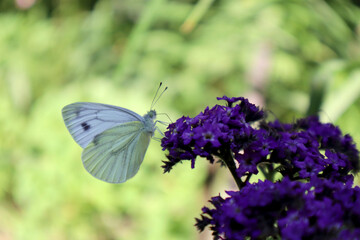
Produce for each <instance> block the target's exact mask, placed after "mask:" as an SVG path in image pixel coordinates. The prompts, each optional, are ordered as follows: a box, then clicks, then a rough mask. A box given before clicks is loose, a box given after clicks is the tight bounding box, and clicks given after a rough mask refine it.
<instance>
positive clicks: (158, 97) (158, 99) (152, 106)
mask: <svg viewBox="0 0 360 240" xmlns="http://www.w3.org/2000/svg"><path fill="white" fill-rule="evenodd" d="M167 89H168V88H167V87H166V88H165V89H164V91H162V92H161V93H160V95H159V97H158V98H157V99H156V101H155V102H154V104H153V105H152V106H151V108H152V107H153V106H154V105H155V104H156V103H157V102H158V101H159V99H160V97H161V96H162V95H163V93H164V92H165V91H166V90H167Z"/></svg>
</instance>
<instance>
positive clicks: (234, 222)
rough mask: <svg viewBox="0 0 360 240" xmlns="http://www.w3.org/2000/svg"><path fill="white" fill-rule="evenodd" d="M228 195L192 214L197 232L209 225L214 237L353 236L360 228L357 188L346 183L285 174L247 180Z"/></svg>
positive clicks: (359, 190) (359, 191) (296, 238)
mask: <svg viewBox="0 0 360 240" xmlns="http://www.w3.org/2000/svg"><path fill="white" fill-rule="evenodd" d="M228 195H229V196H230V197H228V198H225V199H223V198H221V197H216V201H215V200H213V201H211V202H212V204H213V205H214V208H213V209H209V208H203V214H202V215H201V218H199V219H196V222H197V223H196V226H197V227H198V229H199V230H200V231H203V230H204V229H205V227H206V226H210V229H211V230H212V231H213V235H214V239H220V238H221V239H227V240H232V239H244V238H247V237H251V239H252V238H257V239H266V238H269V237H272V238H279V237H280V236H281V238H282V239H287V240H299V239H357V238H355V237H354V236H356V235H354V233H359V231H360V222H359V219H360V210H359V205H360V203H358V202H359V198H360V188H351V186H350V185H348V184H343V183H339V182H331V181H330V180H321V179H318V178H314V179H313V180H312V181H311V182H310V183H301V182H294V181H290V180H289V179H288V178H285V179H283V180H282V181H281V182H276V183H272V182H270V181H264V182H258V183H255V184H247V185H246V186H245V187H244V188H243V189H241V190H240V191H238V192H228ZM339 196H341V197H339ZM219 198H220V199H219ZM345 236H349V237H348V238H343V237H345Z"/></svg>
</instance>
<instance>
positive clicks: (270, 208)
mask: <svg viewBox="0 0 360 240" xmlns="http://www.w3.org/2000/svg"><path fill="white" fill-rule="evenodd" d="M218 100H225V101H226V102H227V105H226V106H222V105H216V106H214V107H213V108H211V109H209V108H206V109H205V110H204V112H201V113H200V114H199V115H197V116H195V117H194V118H190V117H182V118H180V119H178V120H177V121H176V122H175V123H172V124H170V125H169V127H168V131H166V132H165V137H164V138H163V139H162V142H161V145H162V147H163V150H167V151H168V155H167V158H168V160H167V161H164V166H163V168H164V171H165V172H169V171H170V170H171V169H172V168H173V166H174V165H176V164H177V163H179V162H181V161H183V160H190V161H191V167H192V168H193V167H194V166H195V159H196V157H198V156H200V157H203V158H206V159H207V160H209V161H210V162H211V163H213V162H214V160H215V159H219V160H220V161H221V162H222V163H224V164H223V165H226V166H227V167H228V168H229V170H230V172H231V174H232V176H233V177H234V180H235V182H236V183H237V185H238V187H239V189H240V191H237V192H227V194H228V195H229V197H228V198H226V199H223V198H222V197H220V196H218V197H214V198H212V200H211V201H210V202H211V203H212V204H213V205H214V208H213V209H209V208H207V207H204V208H203V209H202V210H203V214H202V215H201V219H196V221H197V223H196V226H197V227H198V229H199V230H200V231H203V230H204V228H205V227H207V226H209V227H210V229H211V230H212V231H213V235H214V239H227V240H233V239H234V240H238V239H289V240H297V239H299V240H300V239H360V189H359V188H357V187H356V188H352V187H351V186H352V184H353V176H352V175H351V174H350V173H351V172H357V171H359V168H360V165H359V152H358V150H357V149H356V146H355V144H354V142H353V139H352V138H351V137H350V136H349V135H343V134H342V133H341V131H340V129H339V128H338V127H336V126H334V125H332V124H324V123H321V122H320V121H319V119H318V117H307V118H304V119H300V120H297V121H296V122H294V123H292V124H284V123H281V122H279V121H274V122H267V121H265V113H264V112H263V111H262V110H260V109H259V108H258V107H256V106H255V105H254V104H252V103H250V102H249V101H248V100H247V99H245V98H241V97H240V98H228V97H226V96H224V97H222V98H218ZM259 170H260V171H261V172H262V173H263V175H264V176H265V178H266V179H268V180H265V181H264V182H261V181H260V182H258V183H254V184H250V183H249V180H250V177H251V176H252V175H254V174H257V173H258V172H259ZM276 173H280V174H281V175H282V177H283V178H282V180H280V181H279V182H276V183H273V182H272V181H273V180H274V179H275V174H276ZM276 178H278V176H277V177H276ZM269 180H271V181H269Z"/></svg>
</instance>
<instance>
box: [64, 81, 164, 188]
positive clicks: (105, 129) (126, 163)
mask: <svg viewBox="0 0 360 240" xmlns="http://www.w3.org/2000/svg"><path fill="white" fill-rule="evenodd" d="M160 86H161V83H160ZM160 86H159V88H160ZM166 89H167V88H165V90H166ZM158 90H159V89H158ZM165 90H164V91H163V92H162V93H164V92H165ZM157 93H158V91H156V94H155V97H154V100H155V98H156V95H157ZM162 93H161V94H160V96H159V97H158V99H157V100H159V98H160V97H161V95H162ZM154 100H153V102H152V104H151V108H152V107H153V106H154V104H155V103H156V102H157V100H156V101H155V102H154ZM62 116H63V119H64V122H65V125H66V128H67V129H68V131H69V132H70V134H71V136H72V137H73V139H74V140H75V142H77V143H78V144H79V145H80V146H81V147H82V148H83V152H82V154H81V159H82V162H83V165H84V167H85V169H86V170H87V171H88V172H89V173H90V174H91V175H93V176H94V177H96V178H98V179H100V180H102V181H105V182H109V183H122V182H125V181H127V180H128V179H130V178H132V177H133V176H134V175H135V174H136V173H137V172H138V170H139V168H140V165H141V163H142V162H143V160H144V156H145V153H146V150H147V148H148V146H149V143H150V139H151V138H152V137H153V136H154V132H155V130H158V128H157V127H156V123H157V122H160V121H155V119H156V111H155V110H150V111H149V112H148V113H147V114H145V115H144V116H140V115H139V114H137V113H135V112H133V111H131V110H129V109H126V108H122V107H117V106H113V105H107V104H102V103H90V102H77V103H72V104H69V105H67V106H65V107H64V108H63V109H62Z"/></svg>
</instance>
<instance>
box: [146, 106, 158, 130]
mask: <svg viewBox="0 0 360 240" xmlns="http://www.w3.org/2000/svg"><path fill="white" fill-rule="evenodd" d="M155 119H156V111H155V110H150V111H149V112H148V113H147V114H145V115H144V125H145V130H146V131H147V132H149V133H154V131H155V122H154V121H155Z"/></svg>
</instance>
